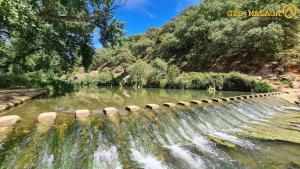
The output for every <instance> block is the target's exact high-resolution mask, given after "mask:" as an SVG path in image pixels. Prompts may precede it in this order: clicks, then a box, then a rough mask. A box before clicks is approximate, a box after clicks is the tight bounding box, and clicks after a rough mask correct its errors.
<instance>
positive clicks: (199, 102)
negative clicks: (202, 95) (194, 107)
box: [191, 100, 202, 105]
mask: <svg viewBox="0 0 300 169" xmlns="http://www.w3.org/2000/svg"><path fill="white" fill-rule="evenodd" d="M191 103H192V104H198V105H200V104H202V101H199V100H192V101H191Z"/></svg>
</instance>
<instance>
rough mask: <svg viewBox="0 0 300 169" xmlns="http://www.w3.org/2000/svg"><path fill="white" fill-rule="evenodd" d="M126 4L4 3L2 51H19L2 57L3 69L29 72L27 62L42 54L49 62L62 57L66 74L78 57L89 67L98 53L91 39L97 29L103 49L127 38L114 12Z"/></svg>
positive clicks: (90, 0)
mask: <svg viewBox="0 0 300 169" xmlns="http://www.w3.org/2000/svg"><path fill="white" fill-rule="evenodd" d="M125 2H126V0H84V1H78V0H69V1H63V0H55V1H50V0H33V1H24V0H2V1H0V6H1V7H0V16H1V17H0V45H1V46H0V49H1V51H2V52H3V51H7V52H9V51H16V52H10V53H7V54H5V55H1V58H0V59H1V61H0V68H6V69H7V68H8V67H9V66H10V65H12V64H20V65H21V66H22V67H23V69H24V70H26V69H27V65H26V59H27V58H30V57H32V56H33V55H37V54H39V53H43V54H44V55H47V57H49V58H51V57H52V56H53V55H58V56H60V57H61V59H59V61H60V62H61V68H62V69H63V70H69V69H70V68H72V65H74V63H75V60H76V57H82V58H83V59H82V61H83V62H84V63H83V64H84V65H85V67H88V64H89V63H90V62H89V61H88V60H90V58H91V54H92V53H93V51H94V49H93V46H92V42H91V38H92V34H93V31H94V30H95V29H96V30H97V31H98V33H99V35H100V39H99V41H100V42H101V43H102V45H103V46H110V45H111V46H114V45H116V44H118V43H119V41H120V38H121V37H122V36H123V23H121V22H119V21H117V20H116V18H115V17H114V12H115V11H116V10H117V9H118V8H120V7H121V6H122V5H124V3H125ZM4 49H5V50H4ZM7 58H9V59H7Z"/></svg>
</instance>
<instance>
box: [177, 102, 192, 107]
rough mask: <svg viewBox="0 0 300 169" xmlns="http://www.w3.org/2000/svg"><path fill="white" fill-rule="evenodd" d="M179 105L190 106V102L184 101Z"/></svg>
mask: <svg viewBox="0 0 300 169" xmlns="http://www.w3.org/2000/svg"><path fill="white" fill-rule="evenodd" d="M178 104H179V105H181V106H189V105H190V103H189V102H183V101H181V102H178Z"/></svg>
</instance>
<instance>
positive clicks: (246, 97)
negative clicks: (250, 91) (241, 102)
mask: <svg viewBox="0 0 300 169" xmlns="http://www.w3.org/2000/svg"><path fill="white" fill-rule="evenodd" d="M242 98H244V99H249V98H250V97H249V96H248V95H243V96H242Z"/></svg>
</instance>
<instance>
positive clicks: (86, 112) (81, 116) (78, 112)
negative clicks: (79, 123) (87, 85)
mask: <svg viewBox="0 0 300 169" xmlns="http://www.w3.org/2000/svg"><path fill="white" fill-rule="evenodd" d="M90 115H91V113H90V111H89V110H76V112H75V117H76V118H77V119H84V118H88V117H89V116H90Z"/></svg>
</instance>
